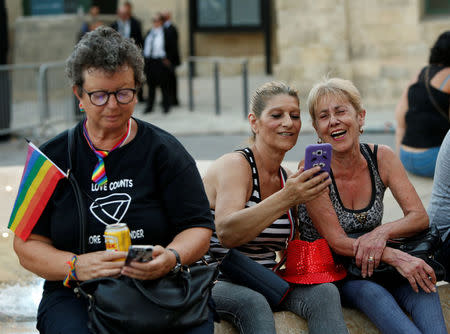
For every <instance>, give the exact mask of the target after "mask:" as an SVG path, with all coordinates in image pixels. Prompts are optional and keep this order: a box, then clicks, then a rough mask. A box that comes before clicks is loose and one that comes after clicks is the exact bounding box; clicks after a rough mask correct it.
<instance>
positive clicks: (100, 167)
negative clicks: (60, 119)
mask: <svg viewBox="0 0 450 334" xmlns="http://www.w3.org/2000/svg"><path fill="white" fill-rule="evenodd" d="M86 121H87V119H86V120H84V123H83V134H84V138H86V141H87V143H88V144H89V147H90V148H91V150H92V152H94V153H95V155H96V156H97V158H98V162H97V164H96V165H95V168H94V172H93V173H92V178H91V179H92V181H94V182H95V184H98V185H99V186H103V185H104V184H106V183H107V182H108V178H107V177H106V170H105V162H104V161H103V159H104V158H106V157H107V156H108V154H109V153H111V152H112V151H114V150H115V149H116V148H118V147H120V145H122V144H123V142H124V141H125V140H127V138H128V136H129V135H130V132H131V118H130V119H129V120H128V125H127V133H126V134H124V135H123V137H122V138H120V140H119V141H118V142H117V144H116V145H114V147H113V148H112V149H111V150H109V151H104V150H97V149H96V148H95V147H94V144H92V141H91V139H90V138H89V134H88V132H87V129H86Z"/></svg>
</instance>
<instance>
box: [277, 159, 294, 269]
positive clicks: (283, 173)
mask: <svg viewBox="0 0 450 334" xmlns="http://www.w3.org/2000/svg"><path fill="white" fill-rule="evenodd" d="M280 179H281V188H284V186H285V184H286V179H287V174H286V171H285V170H284V168H283V167H280ZM287 216H288V219H289V223H290V226H291V232H290V233H289V241H292V240H293V239H294V237H295V231H296V228H295V227H296V224H295V221H294V216H293V214H292V208H289V210H288V211H287ZM289 241H288V242H289ZM286 246H287V243H286ZM285 262H286V252H285V253H284V254H283V257H282V258H281V259H280V262H278V263H277V264H276V265H275V266H274V267H273V269H272V271H274V272H277V271H278V270H279V269H280V268H281V267H282V266H283V264H284V263H285Z"/></svg>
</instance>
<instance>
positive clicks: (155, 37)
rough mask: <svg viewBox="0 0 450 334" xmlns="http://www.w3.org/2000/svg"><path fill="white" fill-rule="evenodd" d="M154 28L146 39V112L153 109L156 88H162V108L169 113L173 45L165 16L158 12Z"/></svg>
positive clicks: (154, 19)
mask: <svg viewBox="0 0 450 334" xmlns="http://www.w3.org/2000/svg"><path fill="white" fill-rule="evenodd" d="M152 21H153V26H152V29H150V30H149V32H148V33H147V35H146V37H145V41H144V50H143V51H144V59H145V75H146V77H147V86H148V99H147V106H146V108H145V110H144V113H150V112H152V111H153V105H154V103H155V97H156V88H157V87H159V88H160V89H161V95H162V108H163V112H164V113H165V114H167V113H168V112H169V111H170V106H171V102H170V100H171V98H170V89H169V87H170V84H169V82H170V77H171V75H172V74H171V72H172V71H173V65H172V61H173V58H172V57H171V56H170V55H171V45H170V42H169V40H168V32H167V30H166V29H164V26H163V23H164V20H163V17H162V15H161V14H157V15H156V16H155V17H154V18H153V20H152Z"/></svg>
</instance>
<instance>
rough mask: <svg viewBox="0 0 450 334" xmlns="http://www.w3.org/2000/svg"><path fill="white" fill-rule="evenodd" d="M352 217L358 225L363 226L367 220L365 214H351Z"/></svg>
mask: <svg viewBox="0 0 450 334" xmlns="http://www.w3.org/2000/svg"><path fill="white" fill-rule="evenodd" d="M353 217H355V218H356V219H357V220H358V221H359V223H360V224H364V223H365V222H366V220H367V213H366V212H363V213H353Z"/></svg>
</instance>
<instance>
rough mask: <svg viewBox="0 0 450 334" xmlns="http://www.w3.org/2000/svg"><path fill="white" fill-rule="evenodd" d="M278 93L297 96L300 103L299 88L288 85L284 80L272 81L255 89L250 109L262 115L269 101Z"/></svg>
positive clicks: (257, 115)
mask: <svg viewBox="0 0 450 334" xmlns="http://www.w3.org/2000/svg"><path fill="white" fill-rule="evenodd" d="M277 95H289V96H292V97H295V98H296V99H297V101H298V103H299V104H300V99H299V97H298V91H297V89H295V88H292V87H290V86H288V85H287V84H286V83H284V82H282V81H270V82H266V83H265V84H263V85H262V86H260V87H258V88H257V89H256V90H255V92H254V93H253V95H252V97H251V99H250V111H251V112H252V113H254V114H255V116H256V117H257V118H259V117H261V114H262V112H263V110H264V109H265V108H266V105H267V101H269V100H270V99H271V98H272V97H274V96H277Z"/></svg>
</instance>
